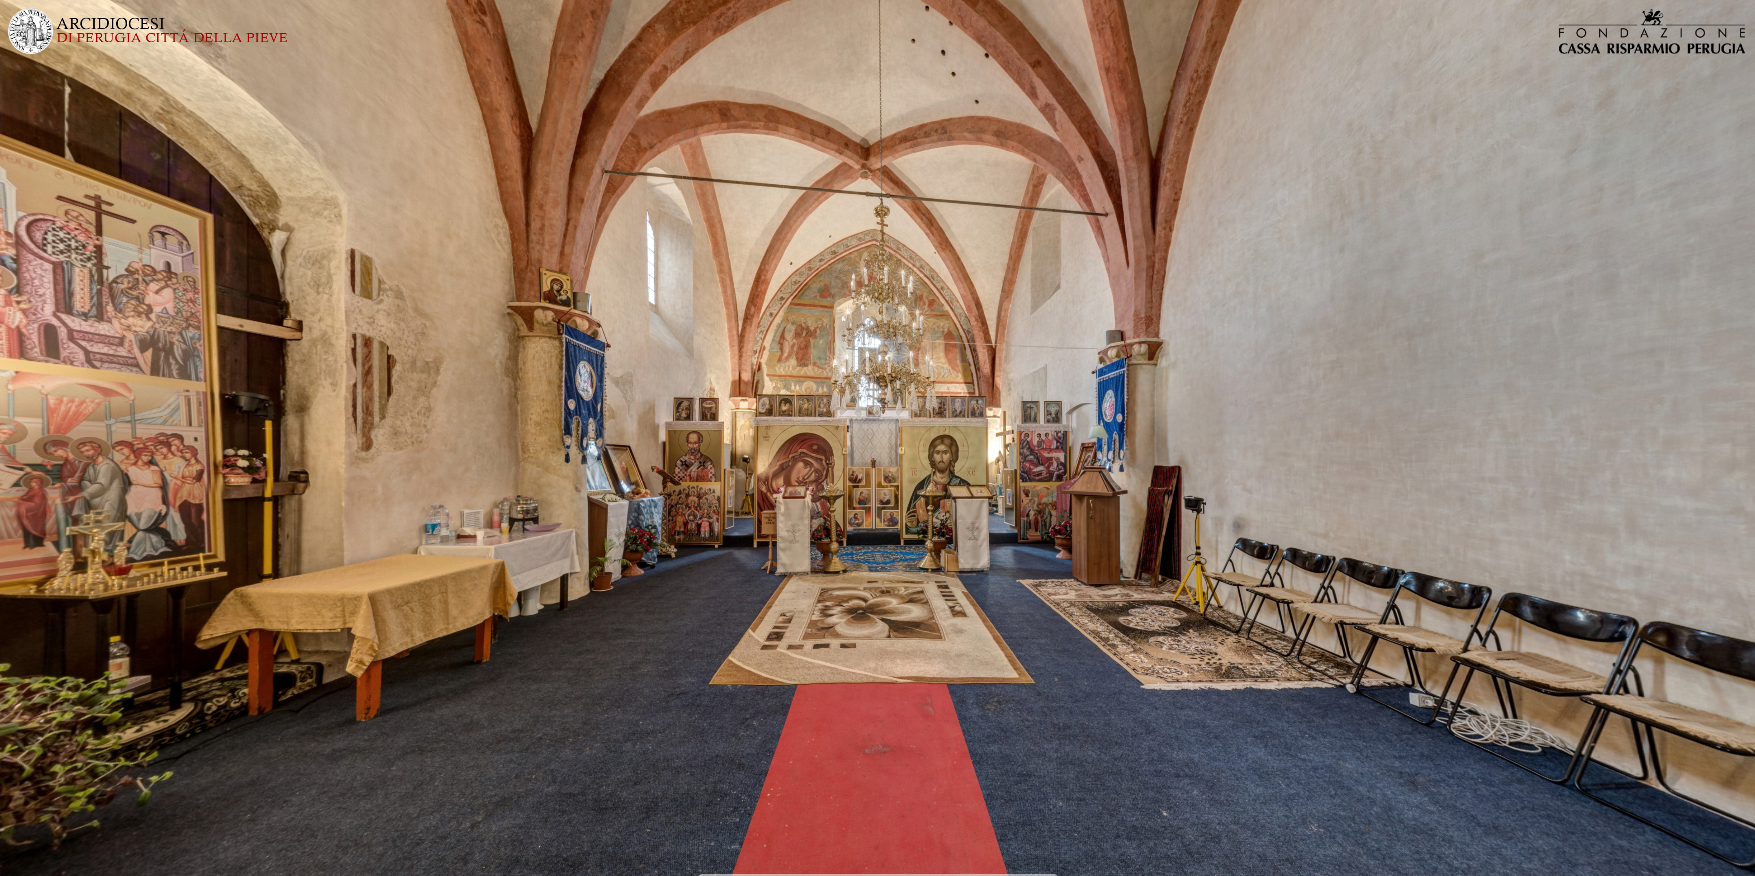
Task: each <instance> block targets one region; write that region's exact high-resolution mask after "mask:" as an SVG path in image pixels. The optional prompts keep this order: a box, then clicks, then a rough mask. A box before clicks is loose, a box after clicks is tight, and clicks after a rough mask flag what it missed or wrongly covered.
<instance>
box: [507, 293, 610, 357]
mask: <svg viewBox="0 0 1755 876" xmlns="http://www.w3.org/2000/svg"><path fill="white" fill-rule="evenodd" d="M506 312H508V313H510V314H512V315H513V316H514V317H517V320H518V321H517V329H518V336H519V337H525V336H527V335H550V336H552V335H555V334H558V333H559V331H558V330H557V329H556V326H557V325H570V326H572V327H573V328H576V329H578V330H579V331H582V332H584V333H586V334H588V335H590V336H592V337H594V338H598V339H600V340H601V339H602V338H603V323H601V322H598V321H597V320H595V319H592V318H591V315H590V314H588V313H586V312H584V311H582V310H574V309H572V308H570V307H561V306H560V305H557V304H546V303H543V302H540V301H514V302H512V303H510V304H507V305H506ZM604 346H606V347H607V346H609V345H608V344H607V343H605V344H604Z"/></svg>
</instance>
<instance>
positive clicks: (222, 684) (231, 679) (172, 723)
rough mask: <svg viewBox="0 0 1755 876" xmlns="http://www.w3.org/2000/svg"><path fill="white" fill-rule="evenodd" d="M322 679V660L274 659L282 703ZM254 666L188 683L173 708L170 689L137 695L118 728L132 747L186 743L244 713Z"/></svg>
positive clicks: (230, 669) (231, 668) (276, 690)
mask: <svg viewBox="0 0 1755 876" xmlns="http://www.w3.org/2000/svg"><path fill="white" fill-rule="evenodd" d="M322 683H323V665H322V664H320V663H297V662H286V663H275V664H274V701H275V702H276V703H282V702H285V701H287V700H289V699H292V698H293V697H296V696H298V695H299V694H302V693H304V692H305V691H308V690H311V689H312V688H315V687H316V686H318V685H320V684H322ZM249 687H250V679H249V669H248V667H247V666H245V665H244V664H242V663H240V664H238V665H236V666H228V667H226V668H225V669H221V670H219V671H217V672H209V673H207V674H206V675H202V676H197V677H195V678H191V679H189V680H187V681H185V682H183V704H182V705H181V706H178V707H177V708H175V709H173V708H171V707H170V691H168V690H158V691H153V692H152V693H149V694H145V695H144V696H141V697H139V698H138V699H136V700H135V704H134V707H133V708H132V709H130V710H128V711H127V712H124V713H123V715H122V720H121V725H122V726H121V728H120V729H119V730H117V731H116V732H117V733H118V734H119V735H120V736H121V738H122V742H123V744H124V745H126V746H127V747H128V748H129V749H132V750H136V751H151V750H153V749H157V748H164V747H165V746H167V745H170V744H171V743H174V742H181V741H183V740H185V739H188V738H189V737H191V736H194V735H195V734H197V733H200V732H201V731H203V730H209V729H212V728H214V727H218V726H219V725H221V724H224V723H225V722H227V721H230V720H231V719H233V718H236V717H238V716H240V715H243V714H244V710H245V707H246V706H247V705H249V702H250V690H249Z"/></svg>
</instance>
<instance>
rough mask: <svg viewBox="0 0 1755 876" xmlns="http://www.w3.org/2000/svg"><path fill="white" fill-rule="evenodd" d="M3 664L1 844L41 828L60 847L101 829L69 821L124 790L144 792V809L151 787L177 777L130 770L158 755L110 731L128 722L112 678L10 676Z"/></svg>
mask: <svg viewBox="0 0 1755 876" xmlns="http://www.w3.org/2000/svg"><path fill="white" fill-rule="evenodd" d="M10 668H11V667H10V666H8V665H6V664H3V663H0V841H5V842H7V843H9V844H12V845H22V843H20V842H18V841H17V840H15V839H14V838H13V834H14V832H15V831H17V830H18V828H20V827H31V826H37V825H41V826H43V827H46V828H47V829H48V831H49V844H50V846H51V847H52V848H59V847H60V845H61V842H62V841H63V840H65V839H66V838H67V835H68V834H69V833H71V832H72V831H74V830H79V829H82V828H85V827H97V825H98V823H97V822H96V821H95V820H94V821H89V822H87V823H85V824H82V825H79V826H78V827H73V828H69V827H68V826H67V822H68V821H69V820H71V819H72V818H73V817H74V816H76V815H79V814H80V813H84V812H92V811H95V810H96V809H97V808H98V807H100V806H103V805H105V804H107V803H109V802H110V801H111V800H113V799H115V797H116V794H117V793H118V792H120V791H121V790H123V789H124V788H129V787H134V788H138V789H140V794H139V796H138V797H136V798H135V802H136V803H137V804H138V805H141V806H144V805H146V803H147V801H148V800H151V799H152V787H153V786H154V785H156V784H158V783H159V782H162V781H164V780H165V779H168V778H170V777H171V774H170V773H168V772H167V773H162V774H160V775H156V776H150V777H149V776H141V775H133V774H130V773H129V770H132V769H134V768H136V767H139V766H143V765H145V764H146V763H148V762H150V761H151V760H152V759H153V758H155V757H157V756H158V753H157V752H144V753H141V752H125V751H123V743H122V741H121V740H120V739H119V738H118V737H117V736H115V735H114V734H112V733H110V730H109V728H110V726H111V725H112V724H114V723H116V719H117V718H119V717H121V714H122V713H121V703H122V700H123V698H124V694H123V693H122V691H121V685H120V684H119V683H112V682H111V681H110V680H109V679H103V680H99V681H86V680H84V679H79V678H60V677H54V676H38V677H33V678H11V677H6V676H5V675H4V673H5V672H6V670H8V669H10Z"/></svg>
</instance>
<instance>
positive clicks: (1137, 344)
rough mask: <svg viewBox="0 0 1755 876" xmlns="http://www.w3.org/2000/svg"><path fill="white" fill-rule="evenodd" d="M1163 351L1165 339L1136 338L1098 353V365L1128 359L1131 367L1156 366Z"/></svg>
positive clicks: (1110, 346)
mask: <svg viewBox="0 0 1755 876" xmlns="http://www.w3.org/2000/svg"><path fill="white" fill-rule="evenodd" d="M1163 349H1164V339H1163V338H1135V339H1133V340H1131V341H1122V342H1120V343H1118V344H1110V345H1109V346H1107V347H1104V348H1103V349H1101V350H1099V351H1097V364H1098V365H1108V364H1109V363H1111V362H1114V361H1115V360H1117V359H1126V360H1127V364H1129V365H1156V364H1158V354H1159V353H1160V352H1162V351H1163Z"/></svg>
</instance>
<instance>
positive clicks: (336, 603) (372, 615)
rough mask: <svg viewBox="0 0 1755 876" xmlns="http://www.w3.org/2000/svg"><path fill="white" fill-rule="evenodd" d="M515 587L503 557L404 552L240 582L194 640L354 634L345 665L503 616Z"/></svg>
mask: <svg viewBox="0 0 1755 876" xmlns="http://www.w3.org/2000/svg"><path fill="white" fill-rule="evenodd" d="M516 597H517V591H515V590H513V589H512V579H511V577H510V576H509V575H507V574H506V564H505V562H503V561H501V560H493V559H485V558H477V557H429V556H419V555H408V554H404V555H401V556H392V557H384V558H383V559H379V560H370V561H368V562H364V563H355V564H353V565H351V566H338V567H336V568H333V569H325V570H324V571H321V572H312V573H311V574H309V575H295V576H293V577H291V578H281V579H279V580H276V581H264V582H263V583H261V584H251V585H248V586H246V587H239V588H238V589H236V590H233V591H232V592H231V593H228V594H226V597H225V600H224V601H223V602H221V603H220V604H219V608H218V609H217V610H215V611H214V613H213V617H211V618H208V620H207V625H206V626H204V627H202V628H201V635H200V636H198V637H196V639H195V644H196V645H197V646H199V647H202V648H212V647H214V646H215V645H222V644H224V643H225V642H226V640H228V639H230V638H231V637H232V636H235V635H238V634H239V633H244V632H248V631H250V630H274V631H276V632H292V633H320V632H330V631H334V630H349V631H351V632H352V633H353V635H354V640H353V651H352V652H351V653H350V654H348V658H347V671H348V672H351V673H353V674H354V675H362V674H364V673H365V671H366V669H367V668H368V667H370V666H371V665H372V663H373V662H374V661H376V660H378V659H379V658H380V656H387V655H390V654H399V653H401V652H403V651H406V650H408V649H409V648H412V647H414V646H416V645H419V644H421V643H422V642H430V641H432V640H433V639H437V638H439V637H440V636H448V635H450V634H451V633H455V632H457V631H458V630H466V629H469V628H470V627H473V626H475V625H476V624H479V623H481V622H482V621H484V620H487V619H488V617H489V616H491V615H496V614H498V615H504V614H506V613H507V612H508V611H509V610H510V609H511V607H512V600H513V599H515V598H516Z"/></svg>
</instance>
